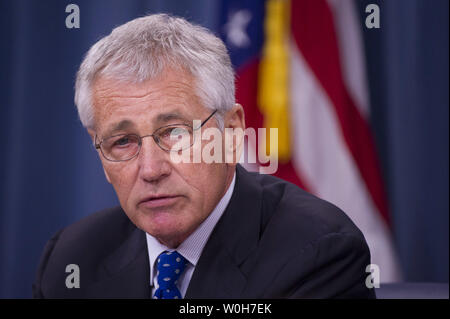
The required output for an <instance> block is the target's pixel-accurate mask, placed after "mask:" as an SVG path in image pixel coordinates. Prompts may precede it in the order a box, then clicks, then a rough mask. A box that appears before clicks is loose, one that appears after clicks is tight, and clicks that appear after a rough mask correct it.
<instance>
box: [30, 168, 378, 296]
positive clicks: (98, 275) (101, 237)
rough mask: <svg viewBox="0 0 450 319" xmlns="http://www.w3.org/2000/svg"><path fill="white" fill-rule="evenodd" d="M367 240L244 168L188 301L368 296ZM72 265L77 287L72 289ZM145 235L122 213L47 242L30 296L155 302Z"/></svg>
mask: <svg viewBox="0 0 450 319" xmlns="http://www.w3.org/2000/svg"><path fill="white" fill-rule="evenodd" d="M369 263H370V253H369V249H368V247H367V244H366V241H365V239H364V236H363V235H362V233H361V232H360V231H359V229H358V228H357V227H356V226H355V225H354V224H353V223H352V221H351V220H350V219H349V218H348V217H347V216H346V215H345V214H344V213H343V212H342V211H341V210H340V209H339V208H337V207H335V206H333V205H332V204H330V203H328V202H326V201H323V200H321V199H319V198H317V197H315V196H313V195H311V194H309V193H307V192H305V191H303V190H301V189H300V188H298V187H296V186H294V185H292V184H290V183H287V182H285V181H283V180H280V179H278V178H275V177H272V176H268V175H259V174H256V173H249V172H247V171H246V170H245V169H244V168H242V167H241V166H239V165H238V167H237V170H236V184H235V189H234V192H233V195H232V197H231V200H230V202H229V204H228V206H227V208H226V210H225V212H224V214H223V215H222V217H221V219H220V220H219V222H218V223H217V225H216V227H215V228H214V231H213V232H212V234H211V236H210V238H209V240H208V242H207V244H206V246H205V248H204V250H203V252H202V254H201V257H200V259H199V261H198V264H197V266H196V268H195V271H194V273H193V275H192V279H191V281H190V284H189V287H188V289H187V292H186V296H185V298H301V297H306V298H372V297H375V294H374V291H373V289H368V288H366V286H365V279H366V277H367V276H368V273H366V272H365V268H366V266H367V265H368V264H369ZM68 264H77V265H78V266H79V268H80V288H72V289H68V288H67V287H66V285H65V280H66V276H68V275H69V274H68V273H66V272H65V269H66V266H67V265H68ZM149 272H150V271H149V260H148V252H147V243H146V238H145V233H144V232H143V231H142V230H140V229H138V228H136V226H135V225H134V224H133V223H131V221H130V220H129V219H128V217H127V216H126V215H125V213H124V212H123V210H122V209H121V208H120V207H116V208H111V209H107V210H103V211H100V212H98V213H95V214H92V215H90V216H88V217H86V218H84V219H83V220H81V221H79V222H77V223H75V224H73V225H71V226H69V227H67V228H65V229H63V230H61V231H59V232H58V233H57V234H56V235H55V236H54V237H53V238H52V239H50V241H49V242H48V243H47V245H46V247H45V249H44V252H43V255H42V258H41V262H40V265H39V267H38V271H37V276H36V281H35V283H34V284H33V295H34V297H41V298H150V297H151V296H150V274H149Z"/></svg>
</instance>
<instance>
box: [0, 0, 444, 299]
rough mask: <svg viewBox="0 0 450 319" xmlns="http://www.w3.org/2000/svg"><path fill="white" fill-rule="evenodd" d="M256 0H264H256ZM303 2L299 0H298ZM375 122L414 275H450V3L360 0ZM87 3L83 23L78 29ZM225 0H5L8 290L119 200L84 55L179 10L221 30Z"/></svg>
mask: <svg viewBox="0 0 450 319" xmlns="http://www.w3.org/2000/svg"><path fill="white" fill-rule="evenodd" d="M255 1H256V0H255ZM294 1H295V0H294ZM374 2H375V3H378V4H379V6H380V8H381V28H380V29H371V30H369V29H365V28H363V29H364V38H365V44H366V53H367V61H368V74H369V82H370V89H371V103H372V119H371V121H372V126H373V129H374V131H375V135H376V141H377V146H378V149H379V151H380V154H381V158H382V164H383V174H384V177H385V180H386V181H387V188H388V192H389V199H390V207H391V214H392V218H393V231H394V236H395V240H396V245H397V248H398V251H399V254H400V258H401V263H402V267H403V271H404V275H405V279H406V280H410V281H441V282H448V269H449V264H448V260H449V258H448V252H449V248H448V239H449V238H448V226H449V223H448V215H449V205H448V203H449V201H448V191H449V189H448V181H449V151H448V146H449V140H448V138H449V134H448V133H449V132H448V116H449V114H448V110H449V100H448V84H449V83H448V70H449V65H448V56H449V51H448V1H447V0H433V1H427V0H396V1H366V0H362V1H358V9H359V14H360V16H361V23H363V21H364V18H365V15H366V13H365V12H364V8H365V6H366V5H367V4H368V3H374ZM69 3H76V4H77V5H78V6H79V7H80V11H81V28H79V29H67V28H66V27H65V19H66V16H67V13H66V12H65V8H66V6H67V5H68V4H69ZM221 7H222V3H221V0H190V1H186V0H184V1H175V0H171V1H168V0H165V1H162V0H159V1H158V0H153V1H151V0H147V1H145V0H135V1H118V0H114V1H112V0H95V1H87V0H76V1H72V2H71V1H61V0H60V1H57V0H54V1H50V0H48V1H32V0H30V1H25V0H14V1H12V0H1V1H0V36H1V40H2V42H1V50H0V90H1V91H0V92H1V95H0V141H1V146H2V147H1V148H0V150H1V151H0V230H1V233H0V238H1V246H0V297H3V298H5V297H7V298H16V297H30V296H31V283H32V281H33V278H34V273H35V269H36V266H37V263H38V260H39V256H40V254H41V252H42V248H43V246H44V244H45V242H46V240H48V239H49V238H50V236H51V235H52V234H53V233H55V232H56V231H57V230H58V229H60V228H61V227H63V226H66V225H68V224H70V223H72V222H74V221H76V220H78V219H80V218H81V217H83V216H85V215H87V214H89V213H92V212H93V211H95V210H99V209H101V208H104V207H108V206H112V205H114V204H117V200H116V198H115V195H114V192H113V189H112V187H111V186H110V185H109V184H108V183H107V182H106V180H105V178H104V176H103V171H102V169H101V166H100V162H99V160H98V158H97V154H96V152H95V151H94V149H93V148H92V145H91V142H90V139H89V137H88V135H87V133H86V132H85V131H84V129H83V128H82V126H81V124H80V122H79V120H78V118H77V113H76V108H75V106H74V104H73V86H74V76H75V72H76V70H77V68H78V66H79V64H80V62H81V59H82V57H83V54H84V53H85V52H86V51H87V50H88V48H89V47H90V46H91V45H92V44H93V43H94V42H95V41H96V40H98V39H99V38H100V37H101V36H104V35H106V34H108V33H109V32H110V31H111V29H112V28H113V27H115V26H117V25H120V24H122V23H124V22H126V21H128V20H131V19H133V18H135V17H138V16H141V15H143V14H145V13H155V12H169V13H173V14H176V15H181V16H184V17H187V18H188V19H189V20H191V21H194V22H197V23H200V24H202V25H204V26H206V27H208V28H210V29H212V30H215V31H216V32H218V31H219V30H218V28H219V21H221V17H222V15H223V14H224V13H223V12H222V10H221Z"/></svg>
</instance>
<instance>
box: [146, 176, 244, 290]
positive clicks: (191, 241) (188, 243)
mask: <svg viewBox="0 0 450 319" xmlns="http://www.w3.org/2000/svg"><path fill="white" fill-rule="evenodd" d="M235 181H236V173H234V176H233V180H232V181H231V184H230V186H229V187H228V190H227V191H226V193H225V195H224V196H223V197H222V199H221V200H220V201H219V203H218V204H217V205H216V207H215V208H214V210H213V211H212V212H211V214H209V216H208V217H207V218H206V219H205V220H204V221H203V222H202V223H201V224H200V226H198V227H197V229H196V230H195V231H194V232H193V233H192V234H191V235H189V237H188V238H186V240H185V241H183V242H182V243H181V244H180V245H179V246H178V247H177V249H176V251H177V252H179V253H180V254H181V255H182V256H183V257H184V258H186V259H187V260H188V261H189V263H190V264H191V265H193V266H194V267H195V266H196V265H197V262H198V260H199V258H200V255H201V253H202V251H203V248H204V247H205V245H206V242H207V241H208V238H209V236H210V235H211V233H212V231H213V229H214V227H215V226H216V224H217V222H218V221H219V219H220V217H221V216H222V214H223V212H224V211H225V208H226V207H227V205H228V203H229V202H230V199H231V195H232V194H233V190H234V184H235ZM145 235H146V237H147V249H148V256H149V261H150V283H151V285H153V278H154V276H155V274H156V270H155V269H154V266H155V261H156V259H157V258H158V256H159V255H160V254H161V253H162V252H164V251H166V250H168V251H173V250H174V249H170V248H168V247H167V246H165V245H163V244H161V243H160V242H159V241H158V240H157V239H156V238H155V237H153V236H152V235H150V234H148V233H145Z"/></svg>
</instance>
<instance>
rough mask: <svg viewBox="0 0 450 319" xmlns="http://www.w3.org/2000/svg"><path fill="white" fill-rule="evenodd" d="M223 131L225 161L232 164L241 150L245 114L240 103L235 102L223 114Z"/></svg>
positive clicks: (234, 163) (237, 158)
mask: <svg viewBox="0 0 450 319" xmlns="http://www.w3.org/2000/svg"><path fill="white" fill-rule="evenodd" d="M224 131H225V132H224V133H225V135H224V136H225V143H224V151H225V153H224V155H225V163H227V164H228V165H232V166H234V165H236V164H237V163H238V162H239V160H240V157H241V155H242V150H243V142H244V131H245V114H244V109H243V108H242V105H240V104H235V105H234V106H233V108H231V110H229V111H228V112H227V113H226V114H225V117H224Z"/></svg>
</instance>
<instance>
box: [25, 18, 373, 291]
mask: <svg viewBox="0 0 450 319" xmlns="http://www.w3.org/2000/svg"><path fill="white" fill-rule="evenodd" d="M75 103H76V105H77V107H78V111H79V115H80V119H81V121H82V123H83V125H84V126H85V127H86V128H87V130H88V132H89V134H90V136H91V138H92V140H93V143H94V145H95V147H96V149H97V150H98V153H99V157H100V159H101V161H102V165H103V168H104V171H105V175H106V178H107V180H108V181H109V182H110V183H111V184H112V185H113V187H114V189H115V191H116V193H117V196H118V198H119V201H120V207H115V208H111V209H106V210H103V211H101V212H98V213H95V214H93V215H90V216H88V217H87V218H85V219H83V220H81V221H79V222H77V223H75V224H73V225H71V226H69V227H67V228H65V229H62V230H61V231H59V232H58V233H56V234H55V236H54V237H53V238H52V239H51V240H50V241H49V242H48V243H47V245H46V247H45V250H44V253H43V256H42V259H41V262H40V265H39V267H38V271H37V277H36V281H35V283H34V285H33V293H34V296H35V297H41V298H55V297H56V298H121V297H125V298H159V299H166V298H302V297H306V298H371V297H374V292H373V290H372V289H369V288H367V287H366V284H365V282H366V277H367V276H368V274H367V273H366V272H365V269H366V267H367V265H368V264H370V254H369V250H368V247H367V245H366V242H365V240H364V237H363V235H362V233H361V232H360V231H359V230H358V229H357V228H356V226H355V225H354V224H353V223H352V222H351V221H350V220H349V218H348V217H347V216H346V215H345V214H344V213H343V212H342V211H340V210H339V209H338V208H337V207H335V206H333V205H331V204H330V203H327V202H325V201H323V200H321V199H318V198H316V197H314V196H312V195H310V194H308V193H306V192H305V191H303V190H301V189H299V188H298V187H296V186H294V185H292V184H289V183H287V182H284V181H282V180H280V179H277V178H275V177H271V176H265V175H260V174H257V173H249V172H247V171H246V170H245V169H244V168H243V167H241V166H239V165H237V164H236V161H232V162H227V161H215V162H213V163H210V162H207V161H205V160H203V159H202V160H201V161H198V162H195V161H181V162H175V161H173V158H172V156H171V154H173V153H176V154H178V153H180V152H181V151H185V150H186V149H194V148H200V149H201V148H203V147H205V142H204V141H202V140H199V139H196V138H195V131H196V130H198V129H207V128H216V129H218V130H220V132H224V130H225V129H227V128H228V129H244V128H245V121H244V111H243V109H242V106H240V105H239V104H235V100H234V76H233V70H232V66H231V63H230V58H229V56H228V54H227V51H226V48H225V46H224V44H223V43H222V41H221V40H220V39H218V38H217V37H215V36H214V35H213V34H211V33H210V32H209V31H207V30H206V29H204V28H202V27H199V26H195V25H192V24H190V23H188V22H187V21H185V20H183V19H181V18H174V17H170V16H167V15H164V14H158V15H150V16H146V17H142V18H138V19H135V20H133V21H131V22H128V23H126V24H124V25H122V26H119V27H117V28H116V29H114V30H113V31H112V33H111V34H110V35H108V36H106V37H104V38H103V39H101V40H100V41H98V42H97V43H96V44H95V45H94V46H92V48H91V49H90V50H89V52H88V53H87V55H86V57H85V59H84V61H83V63H82V65H81V67H80V69H79V72H78V75H77V81H76V93H75ZM193 120H200V121H201V123H200V125H198V126H194V124H193ZM222 138H224V136H222ZM180 139H181V140H184V142H182V143H180ZM222 145H225V143H224V144H222ZM237 145H238V143H232V144H231V146H230V148H227V150H226V151H227V152H231V153H233V155H235V158H236V157H237V155H236V153H237V152H238V151H239V150H238V146H237ZM224 148H225V146H224ZM191 155H192V154H191ZM67 267H69V268H67ZM70 267H76V268H74V269H76V271H77V274H76V275H79V280H78V281H77V282H76V284H74V282H71V280H75V279H74V278H69V277H70V275H69V274H68V273H66V269H72V268H70Z"/></svg>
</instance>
